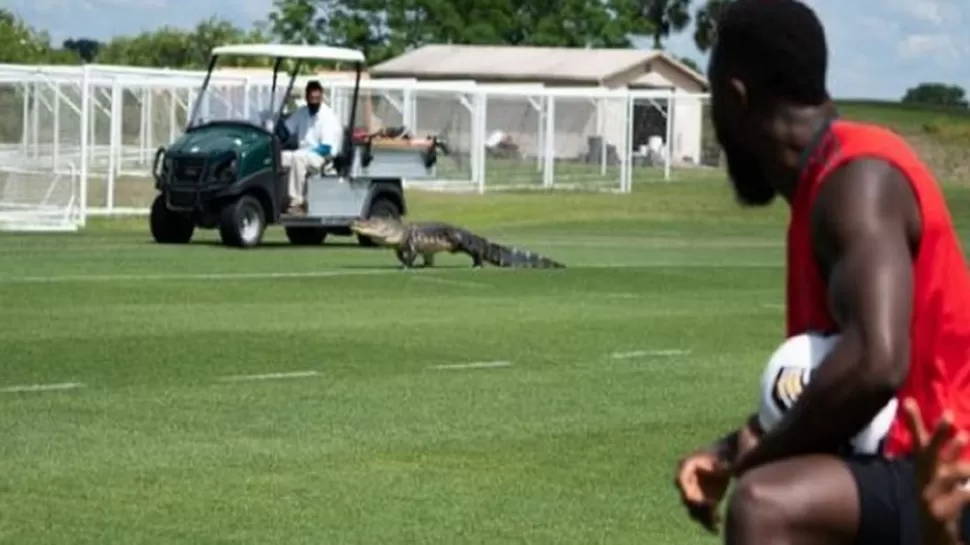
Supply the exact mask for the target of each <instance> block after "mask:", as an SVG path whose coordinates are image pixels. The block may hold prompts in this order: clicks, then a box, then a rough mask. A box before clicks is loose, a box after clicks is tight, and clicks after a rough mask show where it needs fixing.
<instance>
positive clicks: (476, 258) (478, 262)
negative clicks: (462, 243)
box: [469, 252, 485, 269]
mask: <svg viewBox="0 0 970 545" xmlns="http://www.w3.org/2000/svg"><path fill="white" fill-rule="evenodd" d="M469 255H470V256H471V258H472V268H473V269H481V268H482V267H484V266H485V260H484V259H482V254H480V253H477V252H475V253H471V254H469Z"/></svg>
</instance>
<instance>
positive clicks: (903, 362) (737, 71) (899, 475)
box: [676, 0, 970, 545]
mask: <svg viewBox="0 0 970 545" xmlns="http://www.w3.org/2000/svg"><path fill="white" fill-rule="evenodd" d="M827 63H828V51H827V46H826V40H825V33H824V30H823V28H822V25H821V22H820V21H819V20H818V18H817V17H816V15H815V13H814V12H813V11H812V10H811V9H810V8H808V7H807V6H806V5H804V4H802V3H800V2H798V1H797V0H735V1H734V2H732V3H731V4H730V5H729V6H728V7H727V8H726V9H725V11H724V12H723V14H722V17H721V19H720V21H719V25H718V29H717V38H716V43H715V45H714V48H713V50H712V54H711V61H710V67H709V76H710V80H711V95H712V100H711V112H712V117H713V121H714V128H715V132H716V135H717V138H718V140H719V142H720V144H721V146H722V148H723V149H724V152H725V156H726V158H727V167H728V168H727V170H728V175H729V177H730V180H731V184H732V186H733V188H734V191H735V193H736V196H737V198H738V199H739V201H740V202H741V203H742V204H743V205H748V206H761V205H767V204H769V203H771V202H772V201H773V200H774V199H775V198H776V197H777V196H780V197H781V198H783V199H784V200H785V201H786V202H787V203H788V205H789V207H790V208H791V217H790V223H789V226H788V244H787V304H786V306H787V334H788V335H789V336H792V335H796V334H799V333H805V332H839V333H841V339H840V341H839V342H838V343H837V344H836V346H835V347H834V348H833V349H832V351H831V353H830V354H829V355H828V357H827V358H826V359H825V361H824V362H823V363H822V364H821V365H820V367H819V368H818V369H817V370H816V371H815V372H814V373H813V375H812V380H811V382H810V383H809V384H808V386H807V387H806V388H805V390H804V391H803V393H802V395H801V397H800V398H799V400H798V402H797V403H795V405H794V406H793V407H792V409H791V410H790V411H789V412H788V413H787V414H786V415H785V417H784V418H783V419H782V420H781V422H780V423H779V424H778V425H777V426H776V427H775V428H773V429H772V430H771V432H770V433H767V434H765V435H764V436H763V437H760V438H757V439H756V440H755V441H747V440H746V439H744V436H745V435H750V434H749V433H747V432H746V431H745V430H744V429H742V430H741V431H739V432H733V433H731V434H728V435H727V436H726V437H724V438H723V439H722V440H719V441H718V442H716V443H715V444H714V445H712V446H710V447H707V448H704V449H702V450H700V451H698V452H695V453H693V454H691V455H689V456H688V457H687V458H685V459H684V460H682V461H681V463H680V465H679V467H678V473H677V478H676V482H677V486H678V488H679V490H680V492H681V498H682V501H683V502H684V504H685V506H686V507H687V509H688V512H689V513H690V514H691V516H692V518H694V519H695V520H697V521H699V522H701V523H702V524H704V525H705V526H707V527H708V528H709V529H712V530H713V529H715V528H716V526H717V515H716V513H717V506H718V503H719V502H720V499H721V497H722V496H723V495H724V494H725V492H726V490H727V485H728V483H729V482H730V480H731V478H732V477H734V478H737V483H736V486H735V487H734V491H733V493H732V495H731V497H730V499H729V501H728V506H727V518H726V527H725V532H724V534H725V543H727V544H729V545H749V544H757V545H766V544H767V545H794V544H798V545H802V544H816V543H817V544H820V545H821V544H824V545H855V544H859V545H867V544H873V545H921V544H922V535H921V524H920V501H919V499H920V493H919V491H918V490H917V482H916V474H915V470H914V465H913V460H912V456H911V455H912V449H913V437H912V434H911V433H910V432H909V431H908V429H907V427H906V425H905V422H904V418H903V412H902V411H900V414H899V415H898V417H897V419H896V421H895V422H894V423H893V425H892V426H891V428H890V431H889V435H888V437H887V438H886V445H885V453H884V455H880V456H869V457H854V456H838V455H836V454H833V453H835V452H837V450H838V449H839V447H840V446H841V445H844V444H846V443H848V441H849V438H850V437H852V436H853V435H855V434H856V433H858V432H859V431H860V430H861V429H862V428H864V427H865V426H866V425H867V424H868V423H869V421H870V420H872V418H873V417H874V416H875V415H876V414H877V413H878V412H879V411H880V409H881V408H882V407H883V406H884V405H885V404H886V403H887V402H888V401H889V400H890V399H892V398H893V397H894V396H899V397H900V398H902V397H912V398H914V399H915V400H916V401H917V402H918V403H919V406H920V407H921V409H922V411H923V415H924V417H925V418H926V420H927V421H928V422H931V423H933V422H936V421H937V420H939V418H940V416H941V415H942V414H943V410H944V408H948V409H949V410H951V411H952V414H953V419H954V422H953V423H954V426H955V427H956V428H957V429H970V276H968V273H967V266H966V263H965V262H964V258H963V254H962V251H961V249H960V246H959V242H958V240H957V236H956V233H955V232H954V229H953V226H952V224H951V220H950V216H949V212H948V210H947V207H946V203H945V201H944V199H943V196H942V194H941V192H940V189H939V188H938V187H937V185H936V182H935V181H934V179H933V177H932V175H931V174H930V172H929V171H928V169H927V168H926V167H925V166H924V165H923V164H922V162H921V161H920V160H919V158H918V157H917V156H916V155H915V153H914V152H913V151H912V150H911V149H910V148H909V147H908V146H907V145H906V143H905V142H904V141H903V140H902V139H901V138H899V137H898V136H896V135H895V134H893V133H891V132H889V131H887V130H885V129H882V128H879V127H876V126H872V125H865V124H858V123H850V122H847V121H842V120H839V119H837V117H836V111H835V107H834V105H833V104H832V102H831V100H830V98H829V95H828V92H827V89H826V82H825V80H826V72H827ZM742 439H744V441H747V442H749V443H751V445H752V446H751V448H750V449H748V450H747V451H746V452H744V453H740V455H739V452H738V451H739V449H738V446H739V442H742ZM961 456H962V457H963V458H964V459H970V450H967V449H964V452H962V453H961ZM962 525H963V530H964V532H967V530H970V529H968V528H967V526H968V525H970V514H966V516H963V520H962ZM964 540H965V541H967V540H966V537H964Z"/></svg>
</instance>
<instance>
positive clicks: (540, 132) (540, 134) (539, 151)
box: [529, 97, 548, 172]
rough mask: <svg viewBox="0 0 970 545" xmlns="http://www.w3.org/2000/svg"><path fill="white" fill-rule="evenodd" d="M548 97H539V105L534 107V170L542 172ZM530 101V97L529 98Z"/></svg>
mask: <svg viewBox="0 0 970 545" xmlns="http://www.w3.org/2000/svg"><path fill="white" fill-rule="evenodd" d="M547 100H548V97H540V98H539V107H538V108H535V111H536V113H537V114H538V115H536V125H537V127H536V172H542V165H543V162H544V161H545V157H546V148H545V144H546V131H545V124H546V104H547ZM529 102H530V103H532V98H531V97H530V98H529Z"/></svg>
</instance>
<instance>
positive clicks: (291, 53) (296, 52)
mask: <svg viewBox="0 0 970 545" xmlns="http://www.w3.org/2000/svg"><path fill="white" fill-rule="evenodd" d="M212 54H213V55H240V56H249V57H286V58H290V59H316V60H327V61H346V62H361V63H362V62H364V54H363V53H361V52H360V51H357V50H356V49H347V48H344V47H329V46H325V45H294V44H233V45H222V46H219V47H216V48H215V49H213V50H212Z"/></svg>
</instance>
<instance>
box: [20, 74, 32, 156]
mask: <svg viewBox="0 0 970 545" xmlns="http://www.w3.org/2000/svg"><path fill="white" fill-rule="evenodd" d="M23 87H24V102H23V110H24V114H23V119H24V123H23V127H21V130H20V133H21V134H20V146H21V148H22V149H23V154H24V155H27V150H28V146H29V145H28V142H29V141H30V84H28V83H26V82H25V83H24V85H23Z"/></svg>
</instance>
